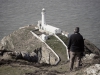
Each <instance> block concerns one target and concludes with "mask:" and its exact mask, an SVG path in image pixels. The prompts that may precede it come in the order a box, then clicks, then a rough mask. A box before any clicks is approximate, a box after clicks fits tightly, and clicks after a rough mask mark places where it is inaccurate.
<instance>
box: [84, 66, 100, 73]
mask: <svg viewBox="0 0 100 75" xmlns="http://www.w3.org/2000/svg"><path fill="white" fill-rule="evenodd" d="M84 72H85V73H86V74H85V75H100V64H95V65H93V66H90V67H89V68H87V69H86V70H84Z"/></svg>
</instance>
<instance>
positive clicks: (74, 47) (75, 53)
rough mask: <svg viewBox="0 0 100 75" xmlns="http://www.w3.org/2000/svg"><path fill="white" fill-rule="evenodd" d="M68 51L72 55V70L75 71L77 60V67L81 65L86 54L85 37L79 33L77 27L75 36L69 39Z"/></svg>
mask: <svg viewBox="0 0 100 75" xmlns="http://www.w3.org/2000/svg"><path fill="white" fill-rule="evenodd" d="M68 50H69V53H70V70H73V66H74V61H75V60H76V67H79V66H80V65H81V58H82V54H83V52H84V40H83V36H82V35H81V34H80V33H79V27H76V28H75V30H74V34H72V35H71V36H70V37H69V41H68Z"/></svg>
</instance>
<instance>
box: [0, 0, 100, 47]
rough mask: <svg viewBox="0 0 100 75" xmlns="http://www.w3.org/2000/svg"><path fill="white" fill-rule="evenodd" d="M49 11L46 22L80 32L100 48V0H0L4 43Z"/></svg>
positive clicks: (0, 33)
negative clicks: (44, 11)
mask: <svg viewBox="0 0 100 75" xmlns="http://www.w3.org/2000/svg"><path fill="white" fill-rule="evenodd" d="M42 8H45V9H46V23H47V24H49V25H53V26H56V27H59V28H61V29H62V30H64V31H67V32H69V33H73V29H74V28H75V27H76V26H78V27H80V33H81V34H82V35H83V37H84V38H86V39H88V40H90V41H91V42H92V43H94V44H95V45H96V46H97V47H98V48H100V0H0V40H1V39H2V38H3V37H4V36H7V35H9V34H11V33H12V32H13V31H15V30H17V29H18V28H19V27H22V26H26V25H30V24H34V25H37V21H38V20H41V11H42Z"/></svg>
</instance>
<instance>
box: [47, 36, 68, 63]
mask: <svg viewBox="0 0 100 75" xmlns="http://www.w3.org/2000/svg"><path fill="white" fill-rule="evenodd" d="M46 43H47V44H48V45H49V46H50V47H51V48H52V49H53V50H54V51H55V52H56V53H57V54H58V55H59V57H60V58H61V62H65V61H66V60H67V55H66V48H65V46H64V45H63V44H62V43H61V42H60V41H59V40H58V39H57V38H56V37H55V36H50V37H49V39H48V40H47V41H46Z"/></svg>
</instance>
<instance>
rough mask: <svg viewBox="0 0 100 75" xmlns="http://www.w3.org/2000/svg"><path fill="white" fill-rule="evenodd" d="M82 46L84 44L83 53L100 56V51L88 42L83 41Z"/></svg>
mask: <svg viewBox="0 0 100 75" xmlns="http://www.w3.org/2000/svg"><path fill="white" fill-rule="evenodd" d="M84 44H85V53H86V54H90V53H94V54H97V55H100V49H99V48H97V47H96V46H95V45H94V44H93V43H91V42H90V41H89V40H86V39H85V40H84Z"/></svg>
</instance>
